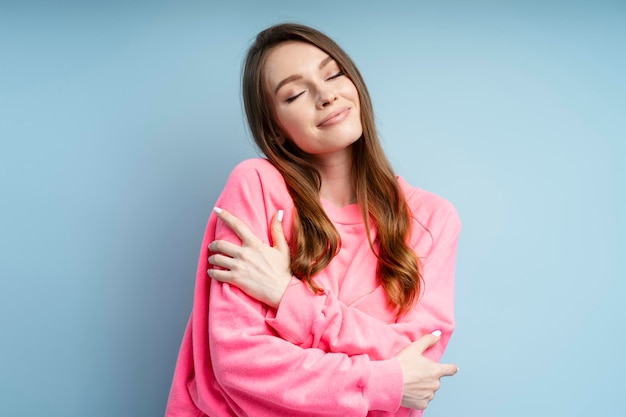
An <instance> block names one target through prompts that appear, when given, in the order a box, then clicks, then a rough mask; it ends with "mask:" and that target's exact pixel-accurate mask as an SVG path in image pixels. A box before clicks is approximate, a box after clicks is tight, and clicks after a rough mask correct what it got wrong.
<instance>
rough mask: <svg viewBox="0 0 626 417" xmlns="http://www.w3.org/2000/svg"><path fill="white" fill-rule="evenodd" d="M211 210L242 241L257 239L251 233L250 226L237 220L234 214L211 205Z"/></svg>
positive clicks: (247, 241)
mask: <svg viewBox="0 0 626 417" xmlns="http://www.w3.org/2000/svg"><path fill="white" fill-rule="evenodd" d="M213 211H214V212H215V214H217V217H218V218H219V219H220V220H221V221H223V222H224V223H225V224H226V226H228V227H230V228H231V229H232V230H233V232H235V234H236V235H237V236H239V239H241V241H242V242H243V243H252V242H253V241H258V239H257V237H256V236H255V235H254V233H252V231H251V230H250V228H249V227H248V226H246V225H245V224H244V223H243V222H242V221H241V220H239V219H238V218H237V217H235V216H234V215H232V214H230V213H229V212H228V211H226V210H222V209H221V208H219V207H213Z"/></svg>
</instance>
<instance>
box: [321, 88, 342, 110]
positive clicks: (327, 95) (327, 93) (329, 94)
mask: <svg viewBox="0 0 626 417" xmlns="http://www.w3.org/2000/svg"><path fill="white" fill-rule="evenodd" d="M335 100H337V94H336V93H335V92H334V91H333V90H331V89H330V88H321V89H319V90H318V98H317V106H318V107H319V108H324V107H326V106H328V105H329V104H331V103H332V102H333V101H335Z"/></svg>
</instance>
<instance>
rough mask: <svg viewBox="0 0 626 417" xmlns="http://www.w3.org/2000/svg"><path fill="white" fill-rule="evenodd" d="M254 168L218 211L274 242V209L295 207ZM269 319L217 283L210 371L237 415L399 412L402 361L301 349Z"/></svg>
mask: <svg viewBox="0 0 626 417" xmlns="http://www.w3.org/2000/svg"><path fill="white" fill-rule="evenodd" d="M250 168H251V167H249V166H243V167H241V166H240V167H238V168H237V169H236V170H235V171H234V172H233V175H231V178H230V179H229V181H228V183H227V185H226V188H225V189H224V192H223V194H222V196H221V197H220V198H219V200H218V202H217V205H218V206H219V207H222V208H224V209H226V210H228V211H230V212H231V213H233V214H234V215H235V216H237V217H238V218H239V219H241V220H242V221H243V222H245V223H246V224H247V225H248V226H249V227H250V228H251V229H252V231H253V232H254V233H255V234H256V235H257V236H258V237H259V238H261V239H263V240H265V242H266V243H270V242H269V236H270V234H269V230H268V225H269V220H270V219H271V217H272V216H273V215H274V213H275V211H274V208H275V207H280V206H281V205H282V206H283V207H284V209H285V211H286V214H287V211H288V210H292V207H289V206H286V204H287V202H286V201H284V198H285V196H280V195H279V194H277V193H275V192H268V191H269V189H270V188H268V187H271V189H273V190H274V189H275V187H278V188H280V184H275V183H273V180H272V179H271V177H270V178H267V176H265V177H264V178H261V177H262V176H263V174H261V173H260V172H259V171H258V170H255V169H250ZM279 180H282V177H281V178H280V179H278V178H277V179H276V181H279ZM283 187H284V186H283ZM275 198H278V199H283V201H273V199H275ZM212 217H214V215H213V214H212ZM211 224H213V225H215V231H211V230H207V234H208V235H211V234H214V236H215V238H216V239H224V240H229V241H232V242H235V243H240V241H239V239H238V238H237V236H236V235H235V234H234V233H233V232H232V231H231V230H230V229H229V228H228V227H226V226H225V225H224V224H223V223H222V222H220V221H214V222H211V221H210V222H209V225H211ZM205 240H206V239H205ZM209 255H210V253H209V251H208V249H206V248H203V254H202V255H201V257H200V261H201V264H202V263H204V265H201V266H200V267H199V268H198V271H199V274H200V271H202V270H204V273H205V274H206V269H208V267H209V265H208V260H207V259H208V256H209ZM197 279H209V278H208V277H207V276H206V275H205V276H202V277H201V276H198V277H197ZM266 314H267V307H266V306H265V305H263V304H262V303H260V302H258V301H257V300H255V299H253V298H251V297H249V296H248V295H247V294H245V293H244V292H242V291H240V290H239V289H238V288H236V287H234V286H231V285H229V284H226V283H220V282H218V281H215V280H213V281H211V283H210V291H209V311H208V317H209V321H208V343H209V347H210V348H209V351H210V357H211V365H212V369H213V373H214V375H215V380H216V383H217V384H219V387H220V389H221V390H223V392H224V393H225V395H226V397H227V399H228V402H229V406H230V407H231V408H232V409H233V410H234V411H235V413H236V414H237V415H254V416H260V417H262V416H276V415H290V416H294V417H297V416H332V415H343V416H365V415H366V414H367V413H368V412H369V411H370V410H381V411H389V412H395V411H396V410H397V409H398V408H399V407H400V402H401V399H402V371H401V369H400V364H399V362H398V361H397V359H395V358H392V359H387V360H380V361H375V360H372V359H371V358H370V357H368V356H367V355H362V354H361V355H359V354H356V355H352V354H346V353H340V352H326V351H324V350H322V349H318V348H313V347H308V348H304V347H301V346H296V345H294V344H293V343H291V342H289V341H286V340H284V339H282V338H281V337H279V336H278V335H277V334H276V332H275V331H274V330H273V329H272V328H271V327H269V326H268V325H267V323H266V321H265V315H266ZM197 402H198V401H197Z"/></svg>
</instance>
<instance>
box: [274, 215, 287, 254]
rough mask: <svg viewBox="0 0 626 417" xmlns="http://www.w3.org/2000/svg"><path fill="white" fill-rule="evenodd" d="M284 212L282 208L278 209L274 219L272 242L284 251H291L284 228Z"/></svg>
mask: <svg viewBox="0 0 626 417" xmlns="http://www.w3.org/2000/svg"><path fill="white" fill-rule="evenodd" d="M283 213H284V212H283V211H282V210H278V213H276V215H275V216H274V219H273V220H272V243H273V246H274V247H275V248H276V249H278V250H279V251H281V252H283V253H284V252H289V245H288V244H287V239H286V238H285V232H284V230H283Z"/></svg>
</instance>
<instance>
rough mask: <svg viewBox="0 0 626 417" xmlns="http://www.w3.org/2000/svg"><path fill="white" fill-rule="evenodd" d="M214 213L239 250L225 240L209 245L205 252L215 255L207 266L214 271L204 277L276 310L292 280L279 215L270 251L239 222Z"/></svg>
mask: <svg viewBox="0 0 626 417" xmlns="http://www.w3.org/2000/svg"><path fill="white" fill-rule="evenodd" d="M214 211H215V213H216V214H217V217H218V218H219V219H220V220H221V221H223V222H224V223H225V224H226V225H227V226H228V227H230V228H231V229H232V230H233V231H234V232H235V233H236V234H237V236H239V238H240V239H241V246H239V245H236V244H234V243H231V242H228V241H225V240H216V241H213V242H211V243H210V244H209V249H210V250H211V251H212V252H216V253H215V254H214V255H211V256H210V257H209V262H210V263H211V264H213V265H214V266H216V267H218V268H211V269H209V270H208V271H207V272H208V274H209V275H210V276H211V278H214V279H216V280H218V281H221V282H227V283H229V284H232V285H235V286H236V287H238V288H240V289H241V290H242V291H244V292H245V293H246V294H248V295H249V296H251V297H253V298H256V299H257V300H259V301H261V302H263V303H265V304H267V305H268V306H270V307H274V308H277V307H278V305H279V304H280V300H281V299H282V298H283V294H284V293H285V290H286V289H287V285H288V284H289V281H290V280H291V276H292V274H291V269H290V265H291V262H290V255H289V245H288V244H287V240H286V239H285V235H284V233H283V225H282V216H283V211H282V210H279V211H278V213H277V214H276V215H275V216H274V218H273V219H272V224H271V232H272V240H273V243H274V246H273V247H272V246H269V245H266V244H265V243H263V242H262V241H261V240H259V239H258V238H257V237H256V236H255V235H254V234H253V233H252V231H251V230H250V229H249V228H248V227H247V226H246V225H245V224H243V222H242V221H241V220H239V219H238V218H236V217H235V216H233V215H232V214H230V213H229V212H227V211H226V210H222V209H220V208H217V207H216V208H215V209H214Z"/></svg>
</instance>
